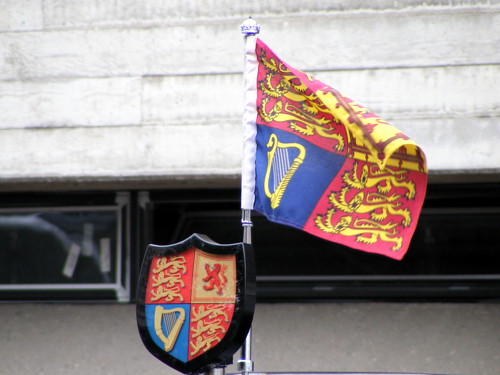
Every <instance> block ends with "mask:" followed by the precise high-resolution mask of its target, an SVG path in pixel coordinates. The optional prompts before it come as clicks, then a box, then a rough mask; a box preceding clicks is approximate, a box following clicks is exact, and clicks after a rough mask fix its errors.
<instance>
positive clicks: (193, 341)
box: [137, 234, 255, 373]
mask: <svg viewBox="0 0 500 375" xmlns="http://www.w3.org/2000/svg"><path fill="white" fill-rule="evenodd" d="M254 309H255V266H254V257H253V251H252V247H251V246H250V245H248V244H244V243H235V244H229V245H221V244H218V243H216V242H213V241H212V240H210V239H209V238H208V237H206V236H204V235H200V234H193V235H191V236H190V237H189V238H187V239H186V240H184V241H182V242H179V243H176V244H172V245H166V246H160V245H149V246H148V248H147V250H146V254H145V256H144V260H143V263H142V267H141V271H140V275H139V284H138V290H137V324H138V328H139V333H140V336H141V339H142V341H143V343H144V345H145V346H146V348H147V349H148V350H149V352H150V353H151V354H153V355H154V356H155V357H156V358H158V359H159V360H161V361H162V362H164V363H166V364H167V365H169V366H171V367H172V368H174V369H176V370H178V371H180V372H183V373H197V372H202V371H206V370H207V369H209V368H210V367H213V366H218V365H225V364H228V363H231V361H232V356H233V354H234V353H235V352H236V351H237V350H238V348H239V347H240V346H241V345H242V343H243V341H244V340H245V337H246V335H247V333H248V330H249V329H250V326H251V323H252V319H253V312H254Z"/></svg>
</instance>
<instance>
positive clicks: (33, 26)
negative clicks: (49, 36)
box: [0, 0, 43, 32]
mask: <svg viewBox="0 0 500 375" xmlns="http://www.w3.org/2000/svg"><path fill="white" fill-rule="evenodd" d="M20 5H21V6H20ZM42 28H43V0H22V2H21V1H19V0H2V2H1V4H0V32H2V31H20V30H40V29H42Z"/></svg>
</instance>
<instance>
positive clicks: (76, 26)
mask: <svg viewBox="0 0 500 375" xmlns="http://www.w3.org/2000/svg"><path fill="white" fill-rule="evenodd" d="M249 14H251V15H252V16H253V17H254V18H255V19H256V20H257V21H258V22H259V23H260V24H261V27H262V31H261V35H260V36H261V38H262V39H263V40H264V41H266V43H267V44H269V45H270V46H271V48H273V49H274V51H275V52H276V53H277V54H278V55H279V56H280V57H282V58H283V59H284V60H286V61H287V62H289V63H290V64H291V65H292V66H295V67H297V68H299V69H302V70H306V71H309V72H312V73H313V74H315V75H316V76H317V77H318V78H319V79H323V80H324V81H326V82H327V83H329V84H331V85H332V86H333V87H335V88H336V89H338V90H340V91H342V92H343V93H344V94H345V95H346V96H348V97H351V98H352V99H354V100H356V101H358V102H360V103H361V104H363V105H365V106H366V107H368V108H369V109H370V110H372V111H373V112H375V113H377V114H379V115H380V116H381V117H383V118H384V119H386V120H387V121H389V122H391V123H393V124H394V125H396V126H397V127H399V128H400V129H401V130H403V131H404V132H406V133H407V134H408V135H409V136H410V137H412V138H414V139H415V140H416V141H417V142H418V143H420V144H421V146H422V147H423V148H424V150H425V151H426V153H427V156H428V159H429V168H430V171H431V175H433V176H436V175H439V174H443V173H452V174H465V175H467V174H469V173H476V172H480V173H486V175H490V176H494V178H496V179H500V177H499V175H500V173H499V171H500V151H499V150H500V149H499V148H498V147H497V146H496V145H497V144H498V143H499V142H500V129H499V128H500V123H499V120H498V118H499V115H500V89H499V87H500V65H499V61H500V1H496V0H482V1H471V0H463V1H451V0H449V1H441V0H438V1H417V0H411V1H389V0H379V1H368V0H358V1H349V2H345V1H331V2H323V1H308V2H303V1H299V0H291V1H284V0H283V1H275V2H267V1H256V2H245V3H237V2H234V1H232V0H221V1H217V2H215V1H194V0H177V1H168V2H163V1H159V0H143V1H135V0H119V1H113V2H103V1H98V0H89V1H77V0H66V1H60V0H22V1H19V0H2V6H1V7H0V149H1V150H2V151H1V157H0V181H1V182H0V189H16V187H23V186H24V187H26V186H31V187H32V188H36V187H37V186H38V185H37V183H46V184H48V185H50V184H52V185H54V186H55V184H56V183H57V182H58V181H59V182H61V181H62V182H64V183H67V182H68V181H69V182H73V183H77V182H81V183H83V184H85V183H92V182H96V181H110V182H115V183H119V184H123V183H124V182H125V183H126V182H127V181H129V182H130V181H141V182H142V183H146V184H147V181H160V182H168V181H169V180H177V179H184V180H186V179H187V180H197V181H200V182H199V183H200V184H203V183H204V181H205V182H206V181H207V180H217V179H222V180H224V179H226V180H228V181H233V180H234V181H237V179H238V176H239V173H240V160H241V130H240V126H241V125H240V123H241V116H242V109H243V105H242V99H243V92H242V90H243V85H242V75H241V72H242V69H243V40H242V39H243V38H242V36H241V34H240V32H239V26H240V24H241V23H242V21H243V20H244V19H245V18H246V17H247V16H248V15H249ZM23 184H24V185H23ZM66 186H68V185H66ZM142 187H145V185H144V184H143V185H142Z"/></svg>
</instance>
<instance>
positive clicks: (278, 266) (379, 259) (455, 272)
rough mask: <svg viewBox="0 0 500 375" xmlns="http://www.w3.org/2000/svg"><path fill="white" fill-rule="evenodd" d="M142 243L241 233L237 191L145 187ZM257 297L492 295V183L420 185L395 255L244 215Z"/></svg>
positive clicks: (499, 221)
mask: <svg viewBox="0 0 500 375" xmlns="http://www.w3.org/2000/svg"><path fill="white" fill-rule="evenodd" d="M149 207H150V225H151V228H152V231H151V233H150V242H153V243H158V244H168V243H174V242H177V241H179V240H182V239H184V238H186V237H187V236H189V235H190V234H191V233H194V232H198V233H203V234H206V235H208V236H210V237H211V238H212V239H213V240H215V241H217V242H221V243H231V242H239V241H241V238H242V229H241V224H240V217H241V213H240V209H239V192H238V191H225V192H222V191H213V192H211V191H197V192H195V193H193V192H191V194H188V193H187V192H179V191H171V192H164V193H152V194H151V196H150V205H149ZM253 223H254V226H253V230H252V233H253V235H252V242H253V245H254V249H255V254H256V264H257V275H258V297H259V298H260V300H300V299H343V298H349V299H365V298H370V299H373V298H375V299H377V298H380V299H401V298H404V299H427V300H429V299H471V298H472V299H484V298H498V297H500V253H499V252H498V249H497V248H498V244H497V241H496V240H495V234H496V233H497V232H498V231H499V230H500V189H499V186H498V185H434V186H429V189H428V195H427V199H426V203H425V204H424V209H423V211H422V215H421V217H420V221H419V225H418V227H417V230H416V233H415V235H414V237H413V240H412V243H411V246H410V249H409V251H408V253H407V255H406V257H405V258H404V259H403V260H402V261H396V260H392V259H390V258H387V257H383V256H380V255H374V254H369V253H365V252H360V251H357V250H352V249H349V248H347V247H345V246H342V245H338V244H334V243H330V242H327V241H324V240H321V239H318V238H316V237H314V236H311V235H309V234H307V233H304V232H302V231H299V230H296V229H293V228H289V227H286V226H282V225H278V224H273V223H270V222H268V221H267V220H266V219H265V218H264V217H262V216H261V215H258V214H255V213H254V214H253Z"/></svg>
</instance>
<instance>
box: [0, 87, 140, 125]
mask: <svg viewBox="0 0 500 375" xmlns="http://www.w3.org/2000/svg"><path fill="white" fill-rule="evenodd" d="M140 122H141V82H140V78H134V77H124V78H91V79H60V80H52V81H12V82H3V83H2V85H0V129H1V128H24V127H45V126H56V127H60V126H100V125H104V126H105V125H123V124H126V125H129V124H134V125H139V124H140Z"/></svg>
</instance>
